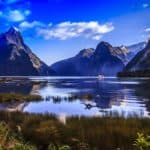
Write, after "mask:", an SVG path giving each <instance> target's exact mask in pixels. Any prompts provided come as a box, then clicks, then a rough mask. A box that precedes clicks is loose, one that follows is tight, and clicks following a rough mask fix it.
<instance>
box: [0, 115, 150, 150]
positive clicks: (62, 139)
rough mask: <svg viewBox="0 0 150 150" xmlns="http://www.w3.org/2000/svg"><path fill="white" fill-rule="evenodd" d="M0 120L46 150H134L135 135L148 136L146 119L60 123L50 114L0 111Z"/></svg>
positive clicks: (80, 119) (76, 119)
mask: <svg viewBox="0 0 150 150" xmlns="http://www.w3.org/2000/svg"><path fill="white" fill-rule="evenodd" d="M0 120H1V121H3V122H6V123H7V124H8V126H9V127H10V128H11V129H12V130H13V131H14V132H15V133H17V134H19V135H22V136H23V138H24V139H25V141H27V142H31V143H32V144H33V145H36V147H37V148H38V149H41V150H46V149H48V147H49V145H54V146H55V147H57V149H58V147H60V146H62V145H68V146H69V147H71V148H72V150H84V149H85V150H86V149H89V150H113V149H117V148H120V149H121V150H130V149H131V150H132V149H134V145H133V143H134V141H135V139H136V134H137V133H138V132H140V133H143V134H145V135H150V119H148V118H126V119H125V118H121V117H111V116H110V117H102V118H101V117H91V118H90V117H70V118H67V120H66V123H65V124H63V123H61V122H60V121H59V120H58V119H57V117H55V116H54V115H48V114H45V115H42V114H39V115H36V114H28V113H19V112H13V113H8V112H0Z"/></svg>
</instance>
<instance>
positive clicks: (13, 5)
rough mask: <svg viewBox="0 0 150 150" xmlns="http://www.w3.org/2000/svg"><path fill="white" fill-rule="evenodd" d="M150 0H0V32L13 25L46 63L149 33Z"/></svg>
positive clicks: (126, 43)
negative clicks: (106, 43)
mask: <svg viewBox="0 0 150 150" xmlns="http://www.w3.org/2000/svg"><path fill="white" fill-rule="evenodd" d="M149 18H150V0H0V32H4V31H7V30H8V28H9V27H11V26H16V27H17V28H18V29H19V30H20V32H21V33H22V35H23V36H24V40H25V42H26V43H27V44H28V45H29V46H30V47H31V49H32V50H33V52H34V53H36V54H37V55H38V56H39V57H40V58H42V60H43V61H45V62H46V63H47V64H52V63H53V62H56V61H58V60H61V59H64V58H68V57H71V56H73V55H75V54H77V53H78V52H79V51H80V50H81V49H83V48H91V47H93V48H95V47H96V45H97V44H98V43H99V42H100V41H107V42H110V43H111V44H112V45H114V46H119V45H130V44H133V43H137V42H140V41H144V40H146V39H147V38H148V37H149V35H150V19H149Z"/></svg>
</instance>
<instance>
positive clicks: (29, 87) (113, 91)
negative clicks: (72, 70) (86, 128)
mask: <svg viewBox="0 0 150 150" xmlns="http://www.w3.org/2000/svg"><path fill="white" fill-rule="evenodd" d="M29 80H30V81H31V80H33V81H47V83H41V84H33V83H32V84H31V82H27V81H28V80H27V81H26V80H24V81H20V80H19V79H14V80H13V81H11V82H6V83H3V84H0V93H4V92H6V93H7V92H16V93H23V94H40V95H42V96H43V97H44V100H43V101H40V102H29V103H7V104H6V103H5V104H0V109H1V110H9V111H13V110H19V111H24V112H30V113H53V114H57V115H58V116H61V117H63V116H64V117H66V116H72V115H78V116H81V115H85V116H97V115H100V116H101V115H109V114H119V115H123V116H124V117H127V116H140V117H149V116H150V92H149V91H150V79H143V78H140V79H138V78H137V79H130V78H128V79H118V78H105V79H102V80H100V79H97V78H96V77H92V78H90V77H30V78H29ZM20 82H21V84H20Z"/></svg>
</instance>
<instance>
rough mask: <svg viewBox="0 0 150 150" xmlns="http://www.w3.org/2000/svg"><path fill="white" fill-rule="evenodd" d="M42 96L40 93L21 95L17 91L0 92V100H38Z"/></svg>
mask: <svg viewBox="0 0 150 150" xmlns="http://www.w3.org/2000/svg"><path fill="white" fill-rule="evenodd" d="M40 100H42V97H41V96H40V95H23V94H18V93H1V94H0V102H18V101H19V102H21V101H22V102H24V101H26V102H28V101H40Z"/></svg>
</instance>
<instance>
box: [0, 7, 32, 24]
mask: <svg viewBox="0 0 150 150" xmlns="http://www.w3.org/2000/svg"><path fill="white" fill-rule="evenodd" d="M30 14H31V12H30V10H24V11H21V10H17V9H13V10H12V9H5V10H4V11H0V18H2V19H5V20H6V21H8V22H19V21H23V20H25V19H26V17H27V16H29V15H30Z"/></svg>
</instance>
